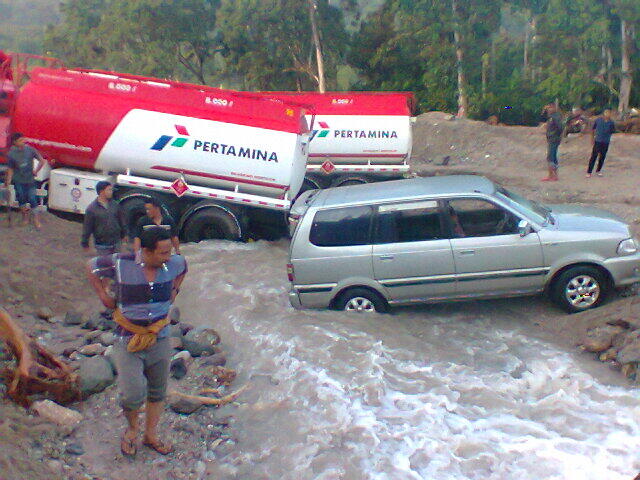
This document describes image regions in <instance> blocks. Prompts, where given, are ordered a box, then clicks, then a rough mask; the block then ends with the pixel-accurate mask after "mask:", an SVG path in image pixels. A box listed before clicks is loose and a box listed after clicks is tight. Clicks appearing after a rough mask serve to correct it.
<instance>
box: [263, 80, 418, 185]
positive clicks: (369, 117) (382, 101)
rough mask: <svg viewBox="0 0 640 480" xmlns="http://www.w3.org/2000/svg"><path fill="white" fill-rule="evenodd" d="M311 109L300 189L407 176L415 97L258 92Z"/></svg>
mask: <svg viewBox="0 0 640 480" xmlns="http://www.w3.org/2000/svg"><path fill="white" fill-rule="evenodd" d="M262 93H263V94H264V95H266V96H268V97H270V98H277V99H280V100H283V101H287V100H289V101H290V100H292V99H294V100H296V101H300V102H303V103H304V104H306V105H311V106H312V107H313V113H314V114H315V119H312V118H311V117H310V116H309V117H308V118H307V120H308V122H309V125H312V128H313V131H312V135H311V141H310V143H309V162H308V163H307V177H306V179H305V185H304V186H303V189H309V188H324V187H328V186H331V187H338V186H342V185H353V184H357V183H368V182H373V181H379V180H391V179H394V178H401V177H403V176H404V175H406V174H408V172H409V158H410V157H411V146H412V135H411V124H412V118H413V117H412V115H413V114H414V110H415V103H416V100H415V97H414V95H413V94H412V93H408V92H328V93H315V92H300V93H296V92H262Z"/></svg>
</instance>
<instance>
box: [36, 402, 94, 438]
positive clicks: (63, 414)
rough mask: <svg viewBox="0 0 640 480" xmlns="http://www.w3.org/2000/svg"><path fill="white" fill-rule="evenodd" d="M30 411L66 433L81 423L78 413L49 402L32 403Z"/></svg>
mask: <svg viewBox="0 0 640 480" xmlns="http://www.w3.org/2000/svg"><path fill="white" fill-rule="evenodd" d="M31 410H33V411H34V412H35V413H37V414H38V415H39V416H40V417H42V418H46V419H47V420H49V421H50V422H53V423H55V424H56V425H58V426H60V427H63V428H64V429H66V430H68V431H72V430H73V429H74V428H75V427H77V426H78V424H79V423H80V422H81V421H82V414H81V413H80V412H77V411H75V410H71V409H70V408H66V407H63V406H62V405H58V404H57V403H55V402H52V401H51V400H41V401H39V402H33V404H31Z"/></svg>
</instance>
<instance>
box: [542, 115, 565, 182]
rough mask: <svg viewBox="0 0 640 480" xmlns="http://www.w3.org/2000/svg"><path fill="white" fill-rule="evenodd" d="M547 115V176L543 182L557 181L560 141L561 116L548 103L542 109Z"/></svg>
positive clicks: (561, 130) (561, 131)
mask: <svg viewBox="0 0 640 480" xmlns="http://www.w3.org/2000/svg"><path fill="white" fill-rule="evenodd" d="M544 112H545V113H546V115H547V122H546V127H545V130H546V136H547V168H548V174H547V176H546V177H545V178H543V179H542V181H543V182H556V181H558V147H559V146H560V142H561V141H562V133H563V130H564V128H563V126H562V115H560V112H558V109H557V108H556V105H555V104H554V103H549V104H548V105H547V106H545V108H544Z"/></svg>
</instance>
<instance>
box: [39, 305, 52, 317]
mask: <svg viewBox="0 0 640 480" xmlns="http://www.w3.org/2000/svg"><path fill="white" fill-rule="evenodd" d="M36 315H37V316H38V318H41V319H43V320H49V319H51V318H53V317H54V314H53V312H52V311H51V309H50V308H49V307H40V308H39V309H38V310H37V311H36Z"/></svg>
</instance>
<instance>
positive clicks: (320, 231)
mask: <svg viewBox="0 0 640 480" xmlns="http://www.w3.org/2000/svg"><path fill="white" fill-rule="evenodd" d="M372 217H373V208H372V207H366V206H365V207H345V208H334V209H331V210H320V211H319V212H317V213H316V215H315V217H314V218H313V224H312V225H311V233H310V235H309V240H310V241H311V243H312V244H314V245H316V246H318V247H348V246H352V245H367V244H369V243H370V241H369V231H370V227H371V218H372Z"/></svg>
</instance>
